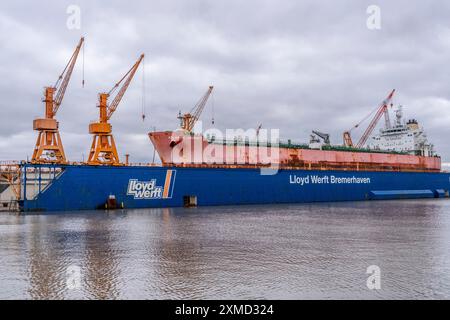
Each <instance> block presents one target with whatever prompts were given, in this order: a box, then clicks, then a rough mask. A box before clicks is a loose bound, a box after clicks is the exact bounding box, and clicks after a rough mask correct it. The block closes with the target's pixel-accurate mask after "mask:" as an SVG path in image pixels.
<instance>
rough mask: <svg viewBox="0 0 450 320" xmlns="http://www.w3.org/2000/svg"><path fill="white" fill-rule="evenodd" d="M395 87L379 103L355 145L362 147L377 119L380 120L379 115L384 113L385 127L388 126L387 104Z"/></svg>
mask: <svg viewBox="0 0 450 320" xmlns="http://www.w3.org/2000/svg"><path fill="white" fill-rule="evenodd" d="M394 93H395V89H394V90H392V91H391V93H390V94H389V95H388V96H387V98H386V99H385V100H384V101H383V102H382V103H381V104H380V107H379V108H378V111H377V113H376V114H375V116H374V117H373V119H372V121H371V122H370V124H369V126H368V127H367V129H366V131H364V134H363V135H362V136H361V138H360V139H359V141H358V143H357V145H356V147H357V148H362V147H363V146H364V144H365V143H366V141H367V139H368V138H369V136H370V134H371V133H372V131H373V129H374V128H375V126H376V125H377V123H378V121H379V120H380V118H381V116H382V115H383V114H384V116H385V121H386V127H388V128H389V127H390V120H389V113H388V105H389V103H390V102H391V100H392V97H393V96H394Z"/></svg>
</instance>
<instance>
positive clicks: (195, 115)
mask: <svg viewBox="0 0 450 320" xmlns="http://www.w3.org/2000/svg"><path fill="white" fill-rule="evenodd" d="M213 89H214V87H213V86H209V87H208V90H207V91H206V93H205V94H204V95H203V97H202V98H201V99H200V100H199V101H198V102H197V104H196V105H195V106H194V107H193V108H192V110H191V111H190V112H189V113H185V114H183V115H181V112H180V113H179V114H178V119H180V126H181V128H182V129H183V130H186V131H188V132H191V131H192V129H194V126H195V123H196V122H197V121H198V119H199V118H200V115H201V114H202V111H203V109H204V108H205V105H206V102H208V98H209V96H210V95H211V92H212V91H213Z"/></svg>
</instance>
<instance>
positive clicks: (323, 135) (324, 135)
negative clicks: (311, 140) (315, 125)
mask: <svg viewBox="0 0 450 320" xmlns="http://www.w3.org/2000/svg"><path fill="white" fill-rule="evenodd" d="M312 133H314V134H315V135H316V136H318V137H320V138H322V140H323V143H325V144H326V145H329V144H330V135H329V134H328V133H322V132H319V131H316V130H313V131H312Z"/></svg>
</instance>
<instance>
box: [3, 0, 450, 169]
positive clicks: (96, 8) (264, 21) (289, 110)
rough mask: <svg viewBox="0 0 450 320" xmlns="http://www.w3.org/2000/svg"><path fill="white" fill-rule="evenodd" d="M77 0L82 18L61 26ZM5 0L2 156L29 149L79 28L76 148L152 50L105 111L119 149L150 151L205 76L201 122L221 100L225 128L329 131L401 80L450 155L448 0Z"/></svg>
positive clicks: (70, 99)
mask: <svg viewBox="0 0 450 320" xmlns="http://www.w3.org/2000/svg"><path fill="white" fill-rule="evenodd" d="M72 4H73V5H77V6H79V8H80V10H81V24H80V29H76V28H75V29H70V28H68V27H67V19H68V18H69V19H70V17H71V15H70V14H67V12H66V11H67V8H68V6H69V5H72ZM369 5H378V6H379V8H380V10H381V11H380V12H381V21H380V27H381V28H380V29H369V28H368V27H367V19H368V18H369V16H370V14H368V13H367V12H366V10H367V8H368V6H369ZM1 7H2V8H1V9H0V41H1V46H2V47H1V51H0V93H1V99H0V105H1V106H0V160H6V159H11V160H12V159H26V158H27V157H31V154H32V150H33V146H34V144H35V139H36V136H37V132H35V131H33V130H32V121H33V119H34V118H36V117H41V116H43V114H44V105H43V103H42V101H41V100H42V93H43V88H44V87H45V86H48V85H53V84H54V82H55V81H56V79H57V76H58V75H59V73H60V72H61V71H62V69H63V67H64V66H65V64H66V63H67V60H68V59H69V57H70V55H71V54H72V51H73V50H74V48H75V46H76V44H77V42H78V41H79V38H80V36H85V39H86V46H85V54H84V66H85V81H86V84H85V87H84V88H82V86H81V79H82V64H83V63H82V62H83V57H82V56H81V55H80V57H79V59H78V62H77V65H76V68H75V70H74V74H73V77H72V79H71V82H70V83H69V87H68V89H67V92H66V95H65V98H64V101H63V104H62V106H61V108H60V110H59V112H58V114H57V119H58V120H59V122H60V132H61V136H62V139H63V143H64V147H65V149H66V154H67V156H68V158H69V160H73V161H79V160H81V159H82V157H83V154H84V157H86V154H87V153H88V149H89V147H90V143H91V137H90V135H89V133H88V124H89V122H90V121H92V120H95V119H96V118H97V117H98V109H97V108H96V105H97V94H98V93H99V92H102V91H106V90H109V89H110V88H111V87H112V86H113V85H114V83H115V82H116V81H117V80H119V79H120V78H121V77H122V75H123V74H124V73H125V72H126V71H127V70H128V69H129V68H130V66H131V65H132V64H133V63H134V62H135V61H136V59H137V58H138V57H139V54H140V53H145V54H146V59H145V82H144V81H143V74H142V69H140V70H139V71H138V72H137V73H136V76H135V78H134V80H133V82H132V83H131V85H130V87H129V89H128V91H127V93H126V94H125V96H124V98H123V100H122V102H121V104H120V105H119V108H118V110H117V111H116V113H115V114H114V115H113V117H112V119H111V123H112V125H113V133H114V136H115V138H116V143H117V147H118V149H119V153H120V155H123V154H125V153H130V154H131V161H150V160H151V157H152V152H153V149H152V146H151V143H150V141H149V139H148V137H147V132H148V131H149V130H151V128H152V127H153V126H156V128H157V129H158V130H169V129H174V128H175V127H176V126H177V124H178V120H177V118H176V116H177V114H178V111H179V110H180V109H181V110H182V111H188V110H190V109H191V108H192V106H193V105H194V104H195V103H196V101H197V100H198V99H199V98H200V96H201V95H203V94H204V92H205V91H206V89H207V87H208V86H209V85H210V84H213V85H214V86H215V89H214V95H213V97H212V99H210V102H209V103H208V106H207V107H206V109H205V111H204V113H203V115H202V120H203V122H204V126H205V127H208V126H210V125H211V117H212V115H213V113H214V118H215V127H216V128H218V129H225V128H243V129H248V128H255V127H256V126H257V125H258V124H259V123H262V124H263V126H264V127H265V128H279V129H280V135H281V137H282V138H285V139H288V138H290V139H292V140H294V141H299V142H306V141H307V140H308V139H309V133H310V132H311V130H313V129H317V130H320V131H323V132H328V133H330V134H331V135H332V137H331V140H332V143H335V144H338V143H342V132H343V131H344V130H347V129H349V128H351V127H352V126H353V125H354V124H355V123H357V122H359V120H361V119H362V118H364V117H365V116H366V115H367V114H368V113H369V112H370V111H371V110H373V108H374V107H376V106H377V105H378V104H379V103H380V102H381V101H382V100H383V99H384V98H385V96H386V95H387V94H388V93H389V91H390V90H392V89H393V88H396V89H397V94H396V96H395V99H394V103H395V104H402V105H403V106H404V112H405V116H406V117H408V118H412V117H414V118H416V119H418V120H419V122H420V124H421V125H423V126H424V128H425V129H426V131H427V133H428V136H429V139H430V140H431V141H432V142H433V143H434V144H435V146H436V149H437V151H438V153H439V154H440V155H441V156H442V157H443V160H444V161H450V145H449V143H448V138H449V137H450V126H449V124H450V72H449V69H450V68H449V61H450V2H449V1H445V0H442V1H361V0H355V1H301V0H292V1H279V0H273V1H251V0H247V1H230V0H227V1H212V0H209V1H194V0H189V1H181V0H180V1H166V0H165V1H148V0H147V1H101V2H100V1H76V0H72V1H17V0H15V1H9V0H6V1H2V5H1ZM144 84H145V87H144ZM143 88H144V89H143ZM143 92H145V109H146V115H147V117H146V120H145V121H142V118H141V113H142V111H141V110H142V97H143ZM213 110H214V112H213ZM366 124H367V123H366ZM361 131H362V130H359V131H358V130H356V131H354V132H353V135H354V140H357V139H358V138H359V136H360V135H361V133H362V132H361Z"/></svg>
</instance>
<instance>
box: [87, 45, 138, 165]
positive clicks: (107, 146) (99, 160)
mask: <svg viewBox="0 0 450 320" xmlns="http://www.w3.org/2000/svg"><path fill="white" fill-rule="evenodd" d="M142 59H144V54H141V56H140V57H139V59H138V60H137V61H136V63H135V64H134V65H133V66H132V67H131V69H130V70H128V72H127V73H126V74H125V75H124V76H123V77H122V79H120V81H119V82H117V83H116V84H115V85H114V87H112V89H111V90H110V91H109V92H108V93H100V94H99V100H100V102H99V105H98V107H99V110H100V117H99V121H98V122H94V123H91V124H89V133H91V134H93V135H94V136H93V139H92V145H91V150H90V152H89V159H88V162H87V163H88V164H90V165H105V164H106V165H121V163H120V160H119V154H118V153H117V148H116V144H115V142H114V137H113V135H112V133H111V132H112V127H111V124H109V123H108V121H109V119H110V118H111V116H112V115H113V113H114V112H115V111H116V109H117V107H118V106H119V103H120V100H121V99H122V97H123V95H124V94H125V91H126V90H127V88H128V86H129V84H130V82H131V80H132V79H133V76H134V74H135V73H136V70H137V68H138V67H139V64H140V63H141V61H142ZM124 80H125V81H124ZM122 81H124V82H123V85H122V87H121V88H120V90H119V91H118V93H117V95H116V96H115V97H114V99H113V101H112V102H111V103H110V104H108V98H109V96H110V95H111V94H112V93H113V92H114V91H115V90H116V89H117V88H118V87H119V85H120V84H121V83H122Z"/></svg>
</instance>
